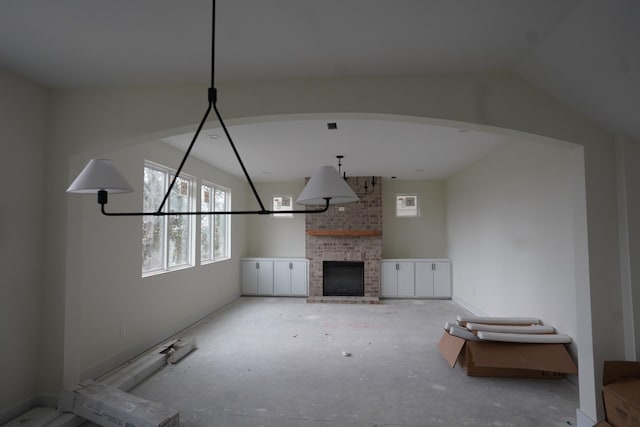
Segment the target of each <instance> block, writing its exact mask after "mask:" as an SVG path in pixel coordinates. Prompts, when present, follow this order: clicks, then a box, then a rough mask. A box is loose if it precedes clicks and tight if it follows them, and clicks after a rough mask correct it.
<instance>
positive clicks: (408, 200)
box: [396, 194, 418, 217]
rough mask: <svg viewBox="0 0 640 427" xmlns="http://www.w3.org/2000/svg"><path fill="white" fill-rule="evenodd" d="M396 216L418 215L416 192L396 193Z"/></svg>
mask: <svg viewBox="0 0 640 427" xmlns="http://www.w3.org/2000/svg"><path fill="white" fill-rule="evenodd" d="M396 216H398V217H415V216H418V196H417V195H416V194H397V195H396Z"/></svg>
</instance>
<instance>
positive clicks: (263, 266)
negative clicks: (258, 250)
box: [258, 261, 273, 295]
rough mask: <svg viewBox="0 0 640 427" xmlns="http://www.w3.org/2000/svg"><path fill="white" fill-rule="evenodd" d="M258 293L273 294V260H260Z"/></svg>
mask: <svg viewBox="0 0 640 427" xmlns="http://www.w3.org/2000/svg"><path fill="white" fill-rule="evenodd" d="M258 294H260V295H273V261H259V262H258Z"/></svg>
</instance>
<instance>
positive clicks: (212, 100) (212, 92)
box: [157, 0, 270, 214]
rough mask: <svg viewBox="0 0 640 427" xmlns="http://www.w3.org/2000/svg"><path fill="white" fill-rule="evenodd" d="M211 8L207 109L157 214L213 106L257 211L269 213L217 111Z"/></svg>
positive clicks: (214, 7) (213, 16)
mask: <svg viewBox="0 0 640 427" xmlns="http://www.w3.org/2000/svg"><path fill="white" fill-rule="evenodd" d="M212 5H213V7H212V10H211V87H210V88H209V90H208V92H207V98H208V102H209V106H208V108H207V111H206V112H205V114H204V117H202V120H201V121H200V125H199V126H198V129H197V130H196V133H195V134H194V135H193V139H192V140H191V144H189V148H187V151H186V152H185V154H184V157H183V158H182V162H180V166H179V167H178V170H177V171H176V173H175V175H174V177H173V180H172V181H171V184H170V185H169V188H168V189H167V193H166V194H165V195H164V198H163V199H162V203H160V206H159V207H158V211H157V214H160V213H161V212H162V210H163V209H164V207H165V205H166V203H167V200H169V196H170V194H171V191H172V190H173V188H174V187H175V183H176V181H177V180H178V177H179V176H180V172H182V168H183V167H184V164H185V163H186V161H187V158H188V157H189V154H191V149H192V148H193V146H194V145H195V143H196V140H197V139H198V136H199V135H200V131H201V130H202V128H203V126H204V124H205V122H206V121H207V118H208V117H209V113H210V112H211V107H213V109H214V111H215V113H216V117H217V118H218V121H219V122H220V125H221V126H222V130H223V131H224V133H225V135H226V137H227V139H228V140H229V144H230V145H231V148H232V149H233V153H234V154H235V156H236V159H237V160H238V163H239V164H240V167H241V168H242V172H243V173H244V176H245V178H246V179H247V182H248V183H249V186H250V187H251V191H252V192H253V195H254V196H255V198H256V201H257V202H258V205H259V206H260V211H259V212H258V213H263V214H268V213H270V211H268V210H267V209H265V207H264V204H263V203H262V199H260V195H259V194H258V190H256V187H255V185H253V181H252V180H251V177H250V176H249V172H248V171H247V168H246V167H245V166H244V163H243V161H242V159H241V158H240V153H238V150H237V149H236V146H235V144H234V143H233V139H231V134H229V131H228V130H227V126H226V125H225V124H224V120H222V115H221V114H220V112H219V111H218V108H217V107H216V102H217V100H218V99H217V98H218V90H217V89H216V88H215V84H214V83H215V80H214V77H215V74H214V73H215V52H216V0H212Z"/></svg>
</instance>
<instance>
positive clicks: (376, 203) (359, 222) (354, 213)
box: [305, 177, 382, 303]
mask: <svg viewBox="0 0 640 427" xmlns="http://www.w3.org/2000/svg"><path fill="white" fill-rule="evenodd" d="M365 180H366V181H367V182H368V185H369V191H371V177H349V178H347V184H349V186H350V187H351V188H352V189H353V191H354V192H355V193H356V194H362V193H363V192H364V183H365ZM381 187H382V180H381V179H380V178H379V177H376V186H375V189H374V191H373V193H371V194H368V195H367V196H365V197H361V198H360V201H359V202H357V203H350V204H347V205H338V206H330V207H329V210H328V211H327V212H325V213H323V214H318V215H305V231H306V244H305V247H306V257H307V259H308V260H309V298H308V299H307V302H323V301H324V302H346V303H350V302H369V303H375V302H378V301H379V297H380V261H381V259H382V188H381ZM324 261H359V262H363V263H364V297H349V296H344V297H336V296H332V297H327V296H325V295H323V262H324Z"/></svg>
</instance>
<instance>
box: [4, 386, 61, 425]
mask: <svg viewBox="0 0 640 427" xmlns="http://www.w3.org/2000/svg"><path fill="white" fill-rule="evenodd" d="M57 405H58V396H57V395H55V394H42V395H35V396H31V397H29V398H27V399H25V400H23V401H22V402H20V403H18V404H17V405H14V406H12V407H10V408H7V409H4V410H2V411H1V412H0V425H3V424H6V423H8V422H9V421H11V420H14V419H16V418H18V417H19V416H20V415H22V414H24V413H26V412H29V411H30V410H31V409H33V408H35V407H38V406H43V407H47V408H55V407H56V406H57Z"/></svg>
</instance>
